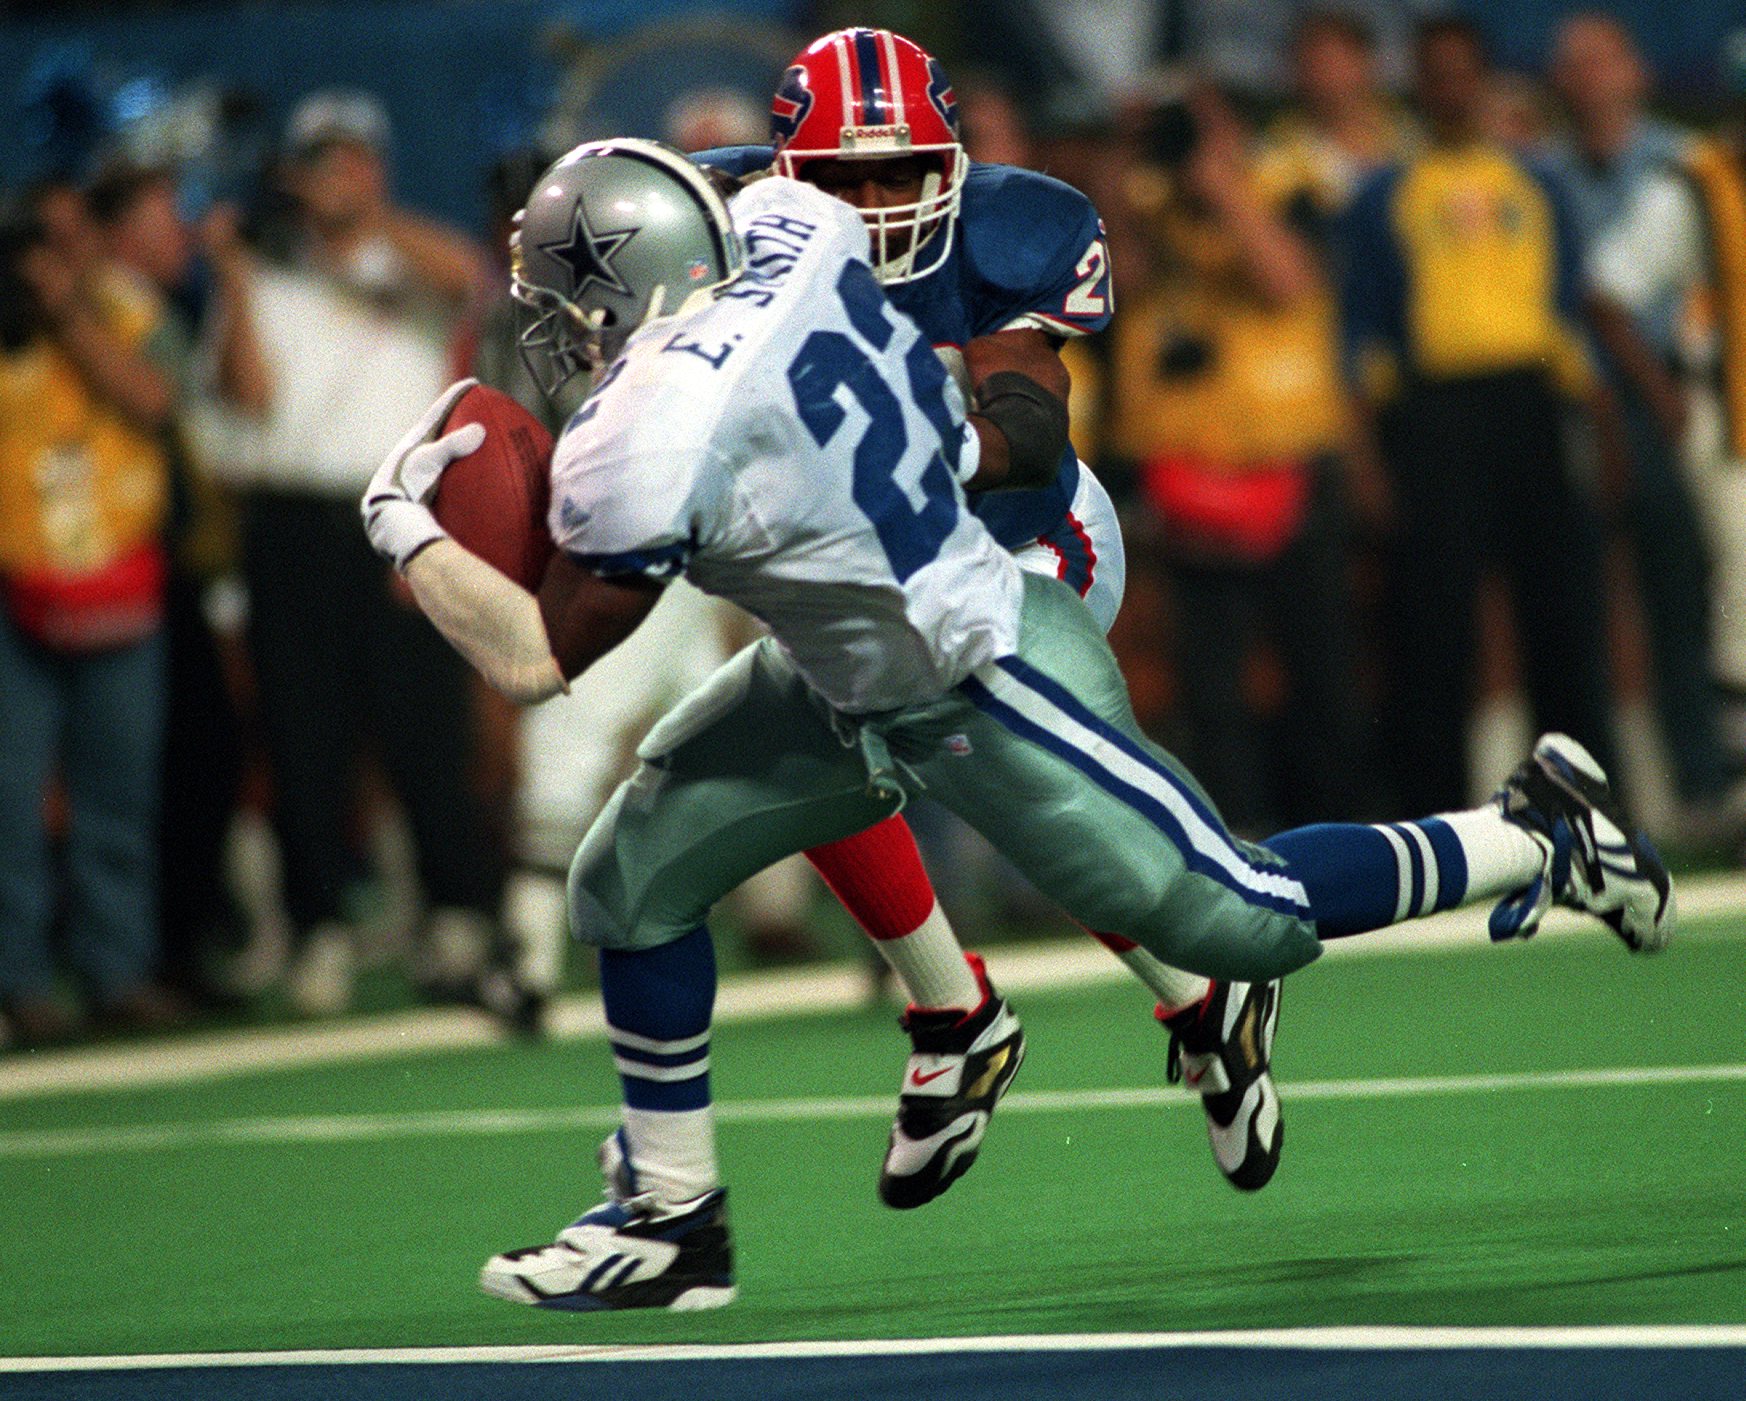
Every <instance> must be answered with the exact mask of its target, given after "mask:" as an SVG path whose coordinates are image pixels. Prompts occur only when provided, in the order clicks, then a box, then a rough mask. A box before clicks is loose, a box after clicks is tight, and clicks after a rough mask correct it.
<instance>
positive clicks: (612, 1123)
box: [0, 1065, 1746, 1160]
mask: <svg viewBox="0 0 1746 1401" xmlns="http://www.w3.org/2000/svg"><path fill="white" fill-rule="evenodd" d="M1730 1082H1746V1065H1663V1066H1635V1067H1622V1068H1615V1069H1610V1070H1551V1071H1521V1072H1516V1073H1502V1074H1488V1075H1438V1076H1407V1077H1400V1078H1396V1079H1390V1080H1309V1081H1305V1082H1303V1083H1288V1084H1287V1085H1285V1086H1284V1087H1283V1090H1282V1097H1283V1098H1284V1099H1285V1100H1286V1101H1287V1102H1288V1103H1291V1104H1294V1105H1295V1104H1303V1103H1307V1102H1308V1101H1310V1100H1372V1099H1403V1098H1413V1097H1416V1096H1421V1095H1439V1094H1476V1093H1501V1092H1520V1091H1534V1090H1583V1089H1616V1088H1639V1087H1645V1086H1650V1087H1653V1086H1664V1085H1689V1084H1726V1083H1730ZM892 1103H893V1100H892V1097H891V1096H889V1095H859V1096H844V1097H842V1098H819V1099H752V1100H728V1101H725V1102H722V1103H718V1104H717V1105H716V1106H715V1118H716V1122H717V1123H722V1124H777V1123H791V1122H796V1121H799V1122H803V1123H816V1122H818V1121H820V1120H825V1119H885V1118H889V1117H890V1116H891V1106H892ZM1154 1107H1157V1108H1165V1109H1187V1108H1190V1107H1193V1108H1196V1109H1198V1108H1199V1107H1200V1099H1199V1097H1198V1096H1196V1095H1195V1094H1194V1093H1193V1092H1192V1091H1189V1090H1185V1089H1182V1088H1180V1087H1177V1086H1170V1085H1144V1086H1136V1087H1133V1088H1127V1089H1101V1090H1043V1091H1035V1092H1031V1093H1019V1094H1011V1095H1008V1096H1007V1097H1006V1098H1005V1099H1004V1100H1002V1101H1001V1107H1000V1112H1001V1113H1002V1114H1004V1115H1012V1114H1063V1113H1077V1112H1083V1111H1086V1110H1097V1109H1149V1108H1154ZM619 1115H620V1110H619V1107H618V1106H617V1105H616V1104H614V1105H578V1106H574V1107H566V1108H559V1109H483V1110H482V1109H454V1110H435V1111H429V1112H423V1113H407V1114H312V1115H292V1116H286V1117H283V1118H256V1119H217V1120H212V1121H209V1122H202V1121H188V1122H183V1123H171V1124H137V1125H123V1126H118V1127H114V1128H92V1129H34V1130H33V1129H26V1130H18V1131H15V1132H9V1133H0V1160H4V1159H7V1158H40V1157H78V1156H87V1155H90V1154H101V1153H115V1152H125V1151H133V1152H155V1151H159V1150H163V1149H170V1148H208V1147H211V1146H212V1145H214V1144H219V1145H230V1146H233V1147H234V1146H239V1145H245V1144H263V1143H337V1142H365V1141H370V1140H377V1139H385V1138H423V1137H450V1136H455V1135H466V1134H471V1135H482V1134H515V1133H554V1132H570V1131H572V1130H576V1129H595V1130H599V1129H611V1128H614V1127H616V1126H617V1125H618V1122H619Z"/></svg>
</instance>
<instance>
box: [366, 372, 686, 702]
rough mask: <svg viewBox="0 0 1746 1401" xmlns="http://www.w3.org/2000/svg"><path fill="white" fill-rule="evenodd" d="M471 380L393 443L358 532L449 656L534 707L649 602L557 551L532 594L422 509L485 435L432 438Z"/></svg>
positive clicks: (620, 634)
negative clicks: (557, 642) (397, 577)
mask: <svg viewBox="0 0 1746 1401" xmlns="http://www.w3.org/2000/svg"><path fill="white" fill-rule="evenodd" d="M473 384H474V381H473V380H461V381H460V382H459V383H458V384H455V385H453V386H451V387H450V388H449V390H448V391H447V392H445V393H444V394H443V395H442V396H441V397H440V398H438V400H437V401H436V402H435V403H434V404H432V405H431V407H430V408H429V409H428V410H427V411H426V412H425V414H424V416H423V417H422V418H421V419H420V420H419V421H418V422H417V423H415V424H414V425H413V426H412V428H411V430H410V431H409V432H408V433H407V434H406V436H405V437H404V438H402V439H401V440H400V442H399V443H397V444H396V445H395V447H394V450H393V451H392V452H390V453H389V455H388V457H387V459H386V460H385V461H384V462H383V463H382V465H381V467H379V468H378V469H377V471H376V475H375V476H374V477H373V478H371V481H370V485H369V487H368V488H367V489H366V491H365V493H364V501H363V516H364V528H365V530H366V532H367V533H368V534H369V537H370V543H371V545H372V546H374V547H375V549H376V551H377V553H378V554H380V555H382V556H383V557H384V558H386V559H387V560H388V561H389V562H390V563H391V564H393V565H394V567H395V568H396V569H398V570H399V571H400V572H401V574H402V575H403V576H405V578H406V582H407V583H408V585H409V586H410V587H411V589H412V595H413V597H414V598H415V599H416V600H417V602H418V606H419V608H420V609H421V610H422V611H423V612H424V614H425V616H426V617H428V618H429V619H430V620H431V622H432V623H433V624H435V626H436V629H437V631H438V632H440V633H442V635H443V636H444V637H445V638H447V639H448V641H449V643H450V644H451V645H452V646H453V647H454V648H455V650H456V651H458V652H459V653H460V654H461V655H462V656H464V657H465V658H466V659H467V660H468V661H469V662H471V663H472V664H473V665H474V667H476V668H477V669H478V671H479V673H480V675H482V676H483V677H484V678H485V679H486V680H487V681H489V682H490V683H491V685H492V686H493V687H495V688H496V689H497V690H498V691H501V692H502V693H503V694H504V695H506V696H508V697H509V698H510V699H511V700H513V701H517V702H519V703H521V704H523V705H534V704H537V703H538V702H540V701H543V700H546V699H548V698H550V697H551V696H554V695H556V694H557V693H558V692H559V691H562V690H565V689H567V686H566V677H569V676H576V675H578V674H580V673H581V671H582V670H583V669H584V668H585V667H586V666H588V665H589V663H591V662H592V661H594V660H595V659H597V658H598V657H601V656H603V655H605V653H607V652H608V651H610V650H611V649H612V648H613V647H615V646H617V645H618V643H619V642H621V641H623V640H624V638H626V637H628V636H629V635H630V633H631V632H632V631H633V630H634V629H635V627H636V625H637V624H638V623H640V622H641V621H642V619H643V617H644V616H645V615H646V614H647V613H648V611H649V609H650V608H652V607H653V606H654V601H655V596H654V594H653V593H651V592H648V591H646V590H644V589H641V588H637V587H627V586H623V585H620V584H618V583H617V582H616V581H609V580H601V579H595V578H593V577H592V576H590V575H588V574H586V573H585V572H584V571H583V570H582V569H581V568H580V566H578V565H575V564H573V563H572V562H570V561H569V560H567V559H565V558H564V557H563V556H561V555H560V556H558V557H557V558H556V559H555V560H554V562H553V565H552V566H551V567H550V568H548V570H547V574H546V579H545V581H544V583H542V585H541V587H540V593H539V596H538V597H536V596H535V595H534V594H532V593H530V592H528V590H526V589H524V588H522V587H521V585H520V584H518V583H516V582H515V581H514V580H513V579H511V578H509V577H508V575H506V574H503V573H501V572H500V571H498V570H497V569H495V568H493V567H492V566H491V565H489V564H487V563H486V562H485V561H484V560H482V559H480V558H479V557H478V556H476V555H474V554H472V553H471V552H470V551H468V550H466V549H464V548H463V547H462V546H461V545H459V544H458V543H456V542H455V541H454V540H453V539H451V538H450V537H449V535H448V533H447V532H446V531H445V530H444V529H443V528H442V526H441V525H439V524H438V523H437V520H436V517H435V516H434V515H433V514H432V513H431V510H430V507H429V506H428V504H427V503H428V502H429V501H430V500H431V498H432V497H433V496H434V495H435V493H436V485H437V482H438V480H439V479H440V478H441V476H442V474H443V471H444V470H445V469H446V468H447V467H448V465H449V464H450V463H451V462H455V461H457V460H459V459H460V458H462V457H465V456H466V455H467V454H469V453H471V452H474V451H477V450H478V448H479V446H480V444H481V442H482V441H483V438H484V433H485V430H484V429H483V428H482V427H481V426H480V425H478V424H469V425H467V426H465V427H463V428H458V429H456V430H455V431H454V432H452V433H447V434H443V435H442V436H437V437H433V435H434V434H436V433H438V431H439V429H440V426H441V425H442V424H443V423H444V422H445V421H446V420H447V418H448V414H449V411H450V410H451V409H452V408H453V407H454V404H455V402H456V401H457V400H458V399H459V398H460V397H461V395H462V394H464V393H465V392H466V391H467V390H468V389H469V388H471V387H472V385H473ZM548 626H549V627H550V628H551V631H550V632H548ZM572 629H573V631H571V630H572ZM553 637H558V638H560V639H561V640H562V646H561V648H559V649H554V647H553V645H552V638H553ZM555 650H556V651H560V652H561V653H562V656H563V660H562V662H560V661H559V657H558V656H557V655H554V652H555Z"/></svg>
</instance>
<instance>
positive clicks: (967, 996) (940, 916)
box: [873, 900, 982, 1012]
mask: <svg viewBox="0 0 1746 1401" xmlns="http://www.w3.org/2000/svg"><path fill="white" fill-rule="evenodd" d="M873 947H874V948H876V949H878V950H879V953H880V956H881V957H883V958H884V960H885V961H886V962H887V963H889V964H890V965H891V971H892V972H893V973H895V974H897V980H898V982H900V983H902V984H903V989H904V991H905V992H907V993H908V994H909V1000H910V1001H911V1002H913V1003H914V1004H915V1005H916V1006H917V1007H928V1008H934V1007H962V1008H963V1009H964V1010H965V1011H966V1012H968V1011H971V1010H972V1009H974V1008H975V1006H976V1004H977V1003H979V1002H980V1001H982V986H981V984H979V983H978V982H977V981H976V975H975V974H974V973H972V972H971V971H970V965H969V964H968V963H966V962H965V961H964V949H963V947H962V945H960V944H959V943H958V936H957V935H956V934H954V933H953V932H952V926H951V923H950V921H948V920H947V919H946V913H945V911H944V910H942V909H941V908H940V902H939V901H938V900H936V901H934V907H933V909H931V910H929V911H928V917H927V918H926V919H924V920H923V921H922V922H921V923H920V924H919V925H917V926H916V927H915V928H914V929H912V930H911V931H910V932H909V933H908V934H905V935H904V936H903V937H902V938H901V939H875V940H874V941H873Z"/></svg>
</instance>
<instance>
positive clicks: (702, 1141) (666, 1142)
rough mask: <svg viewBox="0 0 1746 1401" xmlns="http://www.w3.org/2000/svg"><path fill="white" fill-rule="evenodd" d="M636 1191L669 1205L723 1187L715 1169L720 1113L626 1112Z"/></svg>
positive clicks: (712, 1110) (706, 1110)
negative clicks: (717, 1128) (646, 1193)
mask: <svg viewBox="0 0 1746 1401" xmlns="http://www.w3.org/2000/svg"><path fill="white" fill-rule="evenodd" d="M623 1113H624V1136H625V1141H626V1142H627V1143H628V1144H629V1145H630V1161H631V1170H632V1171H633V1172H634V1173H635V1174H636V1190H637V1191H639V1192H653V1193H654V1194H655V1195H656V1196H657V1197H659V1198H660V1199H661V1200H662V1201H664V1202H688V1201H690V1200H691V1199H692V1198H693V1197H701V1196H702V1195H703V1194H704V1193H705V1192H707V1191H709V1190H710V1189H711V1188H713V1187H716V1186H718V1185H719V1184H720V1182H721V1175H720V1173H719V1171H718V1170H717V1168H716V1164H715V1108H714V1106H713V1105H710V1106H706V1107H705V1108H702V1109H680V1110H672V1111H669V1110H655V1109H632V1108H631V1107H630V1106H629V1105H628V1104H627V1105H626V1106H625V1107H624V1110H623Z"/></svg>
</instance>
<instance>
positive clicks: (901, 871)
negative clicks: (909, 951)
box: [806, 816, 934, 939]
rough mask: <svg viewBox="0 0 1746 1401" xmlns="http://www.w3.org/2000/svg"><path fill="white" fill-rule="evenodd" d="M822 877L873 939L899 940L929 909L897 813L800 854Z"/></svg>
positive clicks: (915, 854) (926, 886) (928, 886)
mask: <svg viewBox="0 0 1746 1401" xmlns="http://www.w3.org/2000/svg"><path fill="white" fill-rule="evenodd" d="M806 859H807V860H808V861H810V862H812V864H813V866H814V868H815V869H816V870H817V871H818V873H819V875H821V876H823V877H824V882H825V884H826V885H828V886H829V887H830V888H831V892H832V893H833V894H834V895H835V896H836V897H837V899H839V900H841V901H842V902H843V908H844V909H846V910H848V912H849V913H850V914H852V915H853V916H854V917H855V918H856V920H857V921H859V923H860V925H861V928H863V929H865V930H866V931H867V933H868V935H869V936H870V937H871V938H874V939H901V938H903V936H904V935H906V934H910V933H913V932H914V931H915V930H917V929H919V928H920V927H921V923H922V921H923V920H925V919H926V918H927V917H928V915H929V914H930V913H931V912H932V910H933V908H934V887H933V884H932V883H931V882H930V881H929V880H928V873H927V871H926V870H924V869H923V868H922V862H921V853H920V852H919V851H917V850H916V848H915V837H914V836H912V835H911V833H910V830H909V824H908V823H907V822H905V821H904V820H903V818H901V817H898V816H892V817H888V818H886V819H885V821H883V822H881V823H879V824H878V825H877V826H875V827H869V828H868V829H867V830H866V831H865V832H857V833H856V834H855V835H854V836H852V837H844V838H843V839H842V840H841V841H836V842H831V843H829V844H828V845H826V846H815V847H814V848H813V849H812V850H811V851H809V852H807V853H806Z"/></svg>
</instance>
